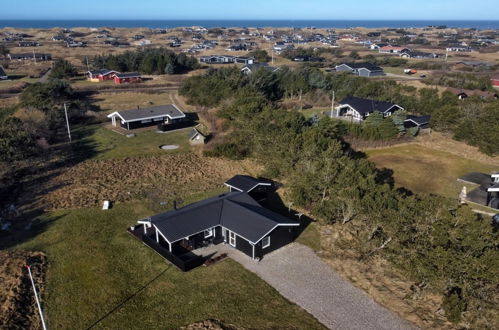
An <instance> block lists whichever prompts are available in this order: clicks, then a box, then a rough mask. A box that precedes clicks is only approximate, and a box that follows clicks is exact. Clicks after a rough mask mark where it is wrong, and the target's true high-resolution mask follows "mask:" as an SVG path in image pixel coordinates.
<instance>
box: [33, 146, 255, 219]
mask: <svg viewBox="0 0 499 330" xmlns="http://www.w3.org/2000/svg"><path fill="white" fill-rule="evenodd" d="M249 168H254V167H252V165H251V164H250V163H249V161H244V162H234V161H227V160H223V159H216V158H205V157H201V156H198V155H195V154H193V153H177V154H168V155H164V156H157V157H139V158H124V159H108V160H97V161H86V162H84V163H81V164H78V165H76V166H73V167H71V168H69V169H67V170H65V171H64V172H62V173H61V174H60V175H58V176H56V177H55V178H53V179H51V180H50V181H49V182H48V183H47V187H46V189H47V190H48V193H46V194H44V195H43V196H42V197H41V198H40V200H39V202H40V205H41V206H43V207H44V208H46V209H51V210H53V209H75V208H83V207H95V206H98V205H100V204H101V203H102V201H104V200H111V201H113V202H126V201H130V200H133V199H137V198H139V199H142V198H144V197H152V199H157V200H169V199H173V198H175V197H178V196H183V195H188V194H189V193H191V192H201V191H209V190H214V189H217V188H219V187H222V183H223V182H224V181H225V180H227V179H229V178H230V177H231V176H233V175H235V174H238V173H247V172H248V171H247V169H249ZM51 187H53V189H51Z"/></svg>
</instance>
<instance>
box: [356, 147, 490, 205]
mask: <svg viewBox="0 0 499 330" xmlns="http://www.w3.org/2000/svg"><path fill="white" fill-rule="evenodd" d="M366 153H367V155H368V157H369V159H370V160H371V161H373V162H374V163H375V164H376V165H377V166H378V167H380V168H383V167H384V168H389V169H392V170H393V172H394V177H395V182H396V184H397V185H398V186H403V187H406V188H408V189H410V190H412V191H415V192H423V193H431V194H439V195H443V196H447V197H454V198H457V196H458V194H459V192H460V191H461V189H462V187H463V184H462V183H458V182H457V181H456V180H457V178H458V177H459V176H461V175H463V174H466V173H468V172H473V171H477V172H485V173H489V172H492V171H494V170H497V167H494V166H492V165H488V164H484V163H480V162H478V161H474V160H469V159H466V158H462V157H459V156H457V155H453V154H450V153H447V152H443V151H437V150H433V149H429V148H425V147H423V146H419V145H416V144H409V145H403V146H396V147H390V148H383V149H373V150H368V151H366Z"/></svg>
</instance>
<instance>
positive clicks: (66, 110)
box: [64, 103, 71, 143]
mask: <svg viewBox="0 0 499 330" xmlns="http://www.w3.org/2000/svg"><path fill="white" fill-rule="evenodd" d="M64 114H65V115H66V126H67V127H68V136H69V143H71V130H70V129H69V119H68V109H67V107H66V103H64Z"/></svg>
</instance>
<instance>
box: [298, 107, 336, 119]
mask: <svg viewBox="0 0 499 330" xmlns="http://www.w3.org/2000/svg"><path fill="white" fill-rule="evenodd" d="M330 110H331V108H310V109H305V110H302V111H299V110H293V111H299V112H301V113H302V114H303V115H304V116H305V117H306V118H310V117H312V116H314V115H318V116H319V117H322V116H323V114H322V113H323V112H324V111H330Z"/></svg>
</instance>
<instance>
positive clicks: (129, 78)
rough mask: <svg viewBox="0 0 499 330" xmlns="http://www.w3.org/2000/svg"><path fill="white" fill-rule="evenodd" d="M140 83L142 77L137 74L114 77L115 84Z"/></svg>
mask: <svg viewBox="0 0 499 330" xmlns="http://www.w3.org/2000/svg"><path fill="white" fill-rule="evenodd" d="M139 82H142V76H141V75H140V73H137V72H128V73H116V74H115V75H114V83H115V84H126V83H139Z"/></svg>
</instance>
